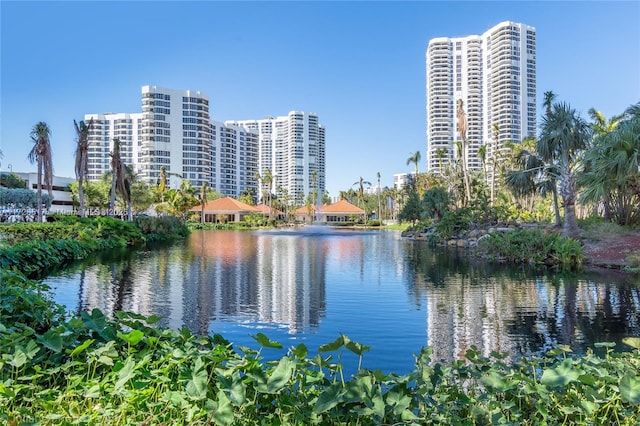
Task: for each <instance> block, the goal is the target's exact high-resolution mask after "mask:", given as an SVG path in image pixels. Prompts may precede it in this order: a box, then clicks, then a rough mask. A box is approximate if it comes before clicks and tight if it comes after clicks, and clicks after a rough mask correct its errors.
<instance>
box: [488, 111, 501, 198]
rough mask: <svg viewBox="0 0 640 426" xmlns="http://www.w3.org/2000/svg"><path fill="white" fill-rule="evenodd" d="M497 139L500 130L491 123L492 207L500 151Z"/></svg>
mask: <svg viewBox="0 0 640 426" xmlns="http://www.w3.org/2000/svg"><path fill="white" fill-rule="evenodd" d="M499 137H500V128H499V127H498V123H493V149H492V151H493V152H492V153H491V183H490V185H489V187H490V194H491V196H490V200H491V206H492V207H493V205H494V204H495V201H496V168H497V167H498V151H499V149H500V142H499V141H498V139H499Z"/></svg>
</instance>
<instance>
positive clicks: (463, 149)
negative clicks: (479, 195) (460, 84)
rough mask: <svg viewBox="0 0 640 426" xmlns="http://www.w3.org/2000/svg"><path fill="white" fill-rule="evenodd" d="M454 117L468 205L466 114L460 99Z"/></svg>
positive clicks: (469, 193) (469, 195)
mask: <svg viewBox="0 0 640 426" xmlns="http://www.w3.org/2000/svg"><path fill="white" fill-rule="evenodd" d="M456 115H457V117H458V132H460V138H461V146H460V153H461V154H462V178H463V179H464V189H465V195H466V203H470V202H471V185H470V184H469V172H468V171H467V166H468V165H467V114H466V113H465V112H464V101H463V100H462V99H458V106H457V109H456ZM466 203H465V204H466Z"/></svg>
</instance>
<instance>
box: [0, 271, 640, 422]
mask: <svg viewBox="0 0 640 426" xmlns="http://www.w3.org/2000/svg"><path fill="white" fill-rule="evenodd" d="M0 279H1V280H2V282H3V283H5V285H3V286H2V287H0V353H1V354H2V357H1V359H0V407H1V408H0V421H2V422H4V423H6V424H22V423H35V422H38V424H43V425H48V424H51V425H54V424H55V425H57V424H77V423H80V424H109V425H119V424H178V425H179V424H189V425H198V424H203V425H204V424H218V425H231V424H235V425H255V424H267V425H272V424H297V425H307V424H325V425H334V424H335V425H347V424H349V425H351V424H361V425H378V424H416V425H418V424H442V425H455V424H460V425H462V424H523V425H527V424H529V425H538V424H559V423H562V422H564V423H565V424H603V425H604V424H607V425H608V424H621V425H623V424H626V425H635V424H638V422H639V421H640V379H639V378H638V377H639V376H640V351H639V350H638V349H637V348H638V347H640V342H638V339H628V340H627V341H628V343H629V344H630V345H632V346H634V347H635V348H636V349H635V350H633V351H631V352H622V353H615V352H613V351H612V348H611V346H612V345H609V344H605V345H600V346H604V348H603V349H602V350H603V351H604V353H602V354H596V353H594V352H589V353H587V355H586V356H584V357H571V356H570V353H569V352H570V351H569V350H568V349H567V348H565V347H559V348H557V349H554V350H552V351H551V352H549V353H547V354H546V355H545V356H543V357H539V358H532V359H520V360H517V361H515V362H512V363H507V362H506V360H505V357H506V355H503V354H495V353H494V354H492V356H491V358H485V357H483V356H481V355H480V353H479V352H478V350H477V349H475V348H471V349H469V350H468V351H467V352H466V353H465V356H464V358H463V359H462V360H460V361H456V362H453V363H450V364H442V363H438V362H434V361H435V360H432V359H431V351H430V349H428V348H427V349H424V350H422V352H421V353H420V354H417V355H416V364H415V368H414V369H413V370H412V371H410V372H409V373H408V374H406V375H403V376H398V375H395V374H386V373H383V372H381V371H370V370H366V369H362V368H360V367H359V366H358V367H357V371H356V373H355V374H354V375H353V376H352V377H344V374H343V370H344V368H345V365H344V364H343V363H342V362H341V360H342V355H343V354H347V353H351V354H355V355H356V360H357V362H358V363H359V362H360V361H361V360H362V356H363V355H364V354H365V353H366V351H367V350H368V348H367V347H366V346H363V345H361V344H359V343H357V342H354V341H352V340H350V339H349V338H347V337H346V336H339V337H338V339H336V340H335V341H334V342H331V343H328V344H326V345H323V346H321V347H320V348H319V350H318V353H317V354H310V353H309V350H308V348H306V347H305V345H304V344H300V345H298V346H296V347H292V348H289V349H288V350H286V353H283V355H282V356H281V357H280V358H278V359H276V360H274V361H267V359H266V356H265V354H264V353H263V352H265V351H270V352H272V351H274V350H277V349H278V348H281V345H280V344H279V343H277V342H273V341H271V340H269V339H268V337H267V336H265V335H263V334H260V333H259V334H257V335H255V336H254V339H255V340H256V343H257V347H259V349H251V348H247V347H241V348H237V349H236V348H234V347H232V345H231V344H230V343H229V342H227V341H226V340H224V339H223V338H222V337H221V336H219V335H213V336H208V337H198V336H194V335H192V334H191V333H190V332H189V331H187V330H186V329H183V330H181V331H179V332H178V331H173V330H170V329H165V328H160V327H156V326H154V325H153V324H154V323H155V321H157V318H144V317H141V316H138V315H134V314H125V313H118V314H117V316H116V318H115V319H113V320H110V319H108V318H106V317H105V316H104V315H103V314H102V313H101V312H99V311H97V310H94V311H93V312H91V313H88V312H84V313H82V315H81V316H80V317H78V318H72V319H70V320H68V321H67V320H65V319H64V317H63V315H62V313H61V311H60V308H58V307H56V306H55V305H52V304H50V302H49V301H48V300H47V299H46V298H45V297H43V296H42V295H43V294H44V291H45V290H46V288H43V286H42V284H39V283H36V282H33V281H29V280H27V279H25V278H24V277H23V276H21V275H20V274H18V273H13V272H8V271H0ZM269 358H270V359H273V358H274V357H272V356H270V357H269Z"/></svg>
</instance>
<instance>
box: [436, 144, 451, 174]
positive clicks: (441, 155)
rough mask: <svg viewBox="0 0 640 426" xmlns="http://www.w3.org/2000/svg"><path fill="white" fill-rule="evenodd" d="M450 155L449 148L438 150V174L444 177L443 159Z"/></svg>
mask: <svg viewBox="0 0 640 426" xmlns="http://www.w3.org/2000/svg"><path fill="white" fill-rule="evenodd" d="M447 154H449V150H448V149H447V148H438V149H436V157H438V174H439V175H440V176H442V159H443V158H444V157H445V156H446V155H447Z"/></svg>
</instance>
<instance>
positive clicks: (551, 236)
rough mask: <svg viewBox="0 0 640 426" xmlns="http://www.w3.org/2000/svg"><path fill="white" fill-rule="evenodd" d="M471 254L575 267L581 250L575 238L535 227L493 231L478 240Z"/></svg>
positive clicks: (532, 263) (511, 261)
mask: <svg viewBox="0 0 640 426" xmlns="http://www.w3.org/2000/svg"><path fill="white" fill-rule="evenodd" d="M475 254H477V255H479V256H480V257H483V258H486V259H489V260H492V261H497V262H505V263H524V264H530V265H547V266H557V267H562V268H579V267H580V266H581V265H582V260H583V250H582V245H581V244H580V242H579V241H576V240H573V239H571V238H568V237H563V236H561V235H560V234H557V233H548V234H547V233H544V232H543V231H541V230H539V229H522V230H514V231H504V232H493V233H491V234H487V236H486V237H484V238H481V239H480V240H479V241H478V246H477V247H476V249H475Z"/></svg>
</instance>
